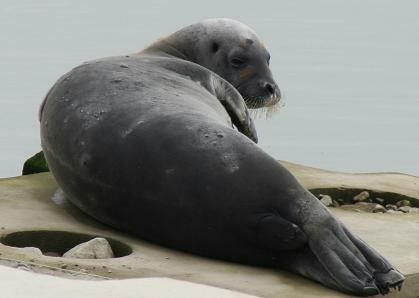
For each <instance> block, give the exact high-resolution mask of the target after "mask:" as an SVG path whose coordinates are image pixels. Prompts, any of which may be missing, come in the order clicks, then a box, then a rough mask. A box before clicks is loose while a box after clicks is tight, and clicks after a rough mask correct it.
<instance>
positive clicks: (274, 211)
mask: <svg viewBox="0 0 419 298" xmlns="http://www.w3.org/2000/svg"><path fill="white" fill-rule="evenodd" d="M268 63H269V53H268V52H267V50H266V49H265V47H264V46H263V44H262V43H261V41H260V40H259V39H258V37H257V36H256V34H255V33H254V31H252V30H251V29H249V28H248V27H246V26H245V25H243V24H241V23H239V22H236V21H233V20H228V19H212V20H206V21H203V22H200V23H197V24H194V25H191V26H188V27H186V28H184V29H182V30H180V31H178V32H175V33H174V34H172V35H170V36H168V37H167V38H164V39H161V40H159V41H157V42H156V43H154V44H152V45H151V46H149V47H148V48H146V49H145V50H144V51H142V52H140V53H137V54H134V55H130V56H121V57H112V58H104V59H99V60H96V61H91V62H88V63H85V64H82V65H80V66H78V67H76V68H74V69H73V70H71V71H70V72H69V73H67V74H65V75H64V76H63V77H61V78H60V79H59V80H58V81H57V83H56V84H55V85H54V86H53V87H52V89H51V90H50V92H49V93H48V95H47V97H46V99H45V101H44V103H43V105H42V107H41V110H40V118H41V119H40V120H41V140H42V147H43V150H44V153H45V156H46V159H47V161H48V165H49V166H50V169H51V171H52V173H53V174H54V176H55V178H56V180H57V182H58V184H59V185H60V187H61V188H62V189H63V190H64V192H65V193H66V194H67V196H68V197H69V199H70V200H71V201H72V202H73V203H74V204H75V205H77V206H78V207H79V208H80V209H81V210H83V211H84V212H86V213H87V214H89V215H91V216H92V217H94V218H96V219H98V220H99V221H101V222H103V223H106V224H108V225H111V226H113V227H115V228H117V229H120V230H123V231H127V232H130V233H133V234H135V235H138V236H139V237H141V238H143V239H146V240H149V241H153V242H155V243H159V244H162V245H165V246H168V247H172V248H175V249H179V250H183V251H187V252H191V253H195V254H199V255H203V256H208V257H214V258H219V259H224V260H229V261H236V262H241V263H247V264H254V265H263V266H269V267H274V268H282V269H286V270H290V271H292V272H295V273H298V274H301V275H303V276H305V277H308V278H310V279H312V280H315V281H317V282H320V283H322V284H323V285H325V286H327V287H330V288H333V289H337V290H339V291H342V292H346V293H351V294H356V295H361V296H366V295H374V294H377V293H382V294H385V293H387V292H388V291H389V288H390V287H396V286H401V284H402V283H403V280H404V277H403V275H402V274H400V273H399V272H398V271H397V270H396V269H394V267H393V266H392V265H391V264H390V263H389V262H388V261H387V260H386V259H385V258H384V257H382V256H381V255H380V254H379V253H378V252H376V251H374V250H373V249H372V248H371V247H369V246H368V245H367V244H365V243H364V242H363V241H361V240H360V239H359V238H357V237H356V236H354V235H353V234H351V232H349V231H348V229H347V228H346V227H345V226H344V225H343V224H342V223H341V222H340V221H339V220H338V219H336V218H335V217H334V216H333V215H332V214H331V213H330V212H329V211H328V210H327V208H325V207H324V206H323V205H322V204H321V203H320V202H319V200H318V199H317V198H315V197H314V196H313V195H312V194H310V193H309V192H308V191H307V190H306V189H305V188H304V187H302V186H301V185H300V183H299V182H298V181H297V180H296V179H295V178H294V177H293V175H292V174H291V173H289V172H288V171H287V170H286V169H285V168H284V167H282V166H281V165H280V164H279V163H278V162H277V161H276V160H275V159H273V158H272V157H271V156H269V155H268V154H267V153H265V152H264V151H263V150H262V149H260V148H259V147H258V146H257V145H256V144H255V142H256V141H257V136H256V131H255V128H254V126H253V122H252V119H251V118H250V117H249V113H248V110H247V107H246V104H247V106H248V107H251V108H260V107H266V106H270V105H274V104H276V103H277V102H278V101H279V100H280V92H279V89H278V87H277V85H276V83H275V82H274V80H273V78H272V74H271V72H270V70H269V66H268Z"/></svg>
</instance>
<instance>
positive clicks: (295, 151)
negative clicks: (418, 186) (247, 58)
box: [0, 0, 419, 177]
mask: <svg viewBox="0 0 419 298" xmlns="http://www.w3.org/2000/svg"><path fill="white" fill-rule="evenodd" d="M418 11H419V2H418V1H414V0H412V1H407V0H405V1H389V0H351V1H347V0H345V1H341V0H328V1H310V0H305V1H293V0H289V1H279V0H275V1H273V0H272V1H247V2H246V1H220V0H211V1H206V3H205V1H191V0H190V1H180V0H178V1H169V0H166V1H163V0H158V1H155V0H153V1H144V0H143V1H138V0H135V1H99V0H95V1H58V0H44V1H29V0H26V1H24V0H19V1H15V0H8V1H5V0H0V37H1V39H0V66H1V68H0V82H1V83H0V176H2V177H6V176H13V175H18V174H19V173H20V171H21V166H22V163H23V161H24V160H25V159H26V158H27V157H28V156H30V155H32V154H33V153H35V152H37V151H39V150H40V140H39V124H38V121H37V111H38V106H39V104H40V102H41V100H42V98H43V96H44V95H45V93H46V92H47V90H48V88H49V87H50V86H51V85H52V84H53V83H54V82H55V80H56V79H57V78H58V77H59V76H60V75H62V74H63V73H64V72H66V71H68V70H69V69H71V68H72V67H74V66H76V65H78V64H79V63H81V62H83V61H86V60H90V59H94V58H99V57H104V56H112V55H120V54H125V53H131V52H135V51H138V50H140V49H142V48H143V47H144V46H145V45H147V44H149V43H151V42H152V41H153V40H155V39H156V38H158V37H160V36H164V35H166V34H169V33H171V32H173V31H174V30H176V29H178V28H180V27H183V26H185V25H188V24H190V23H193V22H196V21H199V20H201V19H204V18H209V17H230V18H234V19H238V20H240V21H242V22H244V23H246V24H248V25H249V26H251V27H252V28H254V29H255V30H256V31H257V32H258V34H259V35H260V36H261V38H262V39H263V40H264V41H265V43H266V45H267V47H268V48H269V49H270V51H271V54H272V60H271V65H272V69H273V72H274V75H275V77H276V79H277V81H278V83H279V85H280V87H281V89H282V91H283V92H284V93H285V94H286V97H287V105H286V107H285V108H284V109H283V110H282V111H281V112H280V113H278V114H276V115H274V116H273V117H272V118H270V119H268V120H264V119H258V120H257V121H256V125H257V128H258V131H259V138H260V145H261V146H262V147H263V148H264V149H265V150H266V151H268V152H269V153H270V154H272V155H273V156H275V157H276V158H278V159H284V160H289V161H293V162H297V163H303V164H307V165H312V166H317V167H322V168H327V169H332V170H341V171H354V172H372V171H399V172H405V173H410V174H415V175H419V157H418V152H419V57H418V53H419V33H418V32H419V18H418V17H417V14H418Z"/></svg>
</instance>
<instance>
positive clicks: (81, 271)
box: [79, 269, 87, 273]
mask: <svg viewBox="0 0 419 298" xmlns="http://www.w3.org/2000/svg"><path fill="white" fill-rule="evenodd" d="M79 272H80V273H87V270H86V269H80V271H79Z"/></svg>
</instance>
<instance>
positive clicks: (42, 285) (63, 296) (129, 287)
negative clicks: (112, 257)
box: [0, 266, 255, 298]
mask: <svg viewBox="0 0 419 298" xmlns="http://www.w3.org/2000/svg"><path fill="white" fill-rule="evenodd" d="M0 280H1V281H2V285H6V286H2V289H1V296H2V297H10V298H12V297H13V298H28V297H31V298H56V297H60V298H74V297H77V298H105V297H106V298H167V297H171V298H184V297H198V296H199V297H200V298H214V297H220V298H251V297H255V296H250V295H246V294H240V293H237V292H233V291H228V290H224V289H219V288H214V287H209V286H205V285H199V284H194V283H190V282H185V281H180V280H174V279H170V278H136V279H125V280H108V281H104V282H101V283H100V284H98V282H95V281H84V280H69V279H64V278H59V277H55V276H48V275H42V274H35V273H31V272H24V271H22V270H16V269H12V268H8V267H4V266H0Z"/></svg>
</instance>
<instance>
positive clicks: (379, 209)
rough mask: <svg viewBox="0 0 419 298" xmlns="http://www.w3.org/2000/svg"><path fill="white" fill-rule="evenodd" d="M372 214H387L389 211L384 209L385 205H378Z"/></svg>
mask: <svg viewBox="0 0 419 298" xmlns="http://www.w3.org/2000/svg"><path fill="white" fill-rule="evenodd" d="M372 212H373V213H386V212H387V209H386V208H384V206H383V205H380V204H376V205H375V207H374V209H372Z"/></svg>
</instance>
